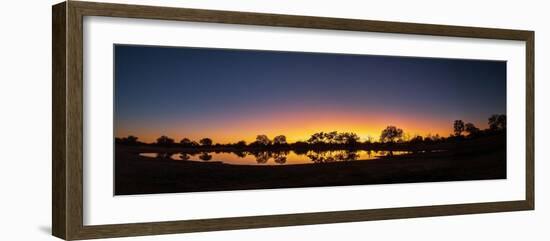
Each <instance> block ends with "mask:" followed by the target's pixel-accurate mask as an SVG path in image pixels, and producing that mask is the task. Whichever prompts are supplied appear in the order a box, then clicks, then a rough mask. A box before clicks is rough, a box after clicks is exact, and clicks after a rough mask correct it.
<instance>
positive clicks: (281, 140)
mask: <svg viewBox="0 0 550 241" xmlns="http://www.w3.org/2000/svg"><path fill="white" fill-rule="evenodd" d="M273 144H275V145H286V144H287V142H286V136H284V135H279V136H276V137H275V138H273Z"/></svg>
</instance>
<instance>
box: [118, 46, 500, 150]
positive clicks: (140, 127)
mask: <svg viewBox="0 0 550 241" xmlns="http://www.w3.org/2000/svg"><path fill="white" fill-rule="evenodd" d="M114 50H115V120H114V123H115V136H117V137H124V136H127V135H134V136H137V137H139V140H141V141H144V142H153V141H154V140H155V139H156V138H158V137H159V136H161V135H167V136H169V137H171V138H174V139H175V140H176V141H179V140H181V139H182V138H183V137H187V138H190V139H192V140H196V141H198V140H199V139H201V138H203V137H209V138H211V139H213V141H214V143H233V142H237V141H239V140H245V141H247V142H249V143H250V142H252V141H253V140H254V139H255V137H256V135H258V134H266V135H268V136H269V137H270V138H272V137H274V136H275V135H281V134H282V135H286V136H287V140H288V141H289V142H295V141H299V140H304V141H305V140H307V139H308V138H309V136H310V134H312V133H315V132H319V131H333V130H334V131H345V132H355V133H357V134H358V135H359V136H360V137H361V141H364V140H365V139H366V138H367V137H368V136H371V137H372V138H374V139H375V140H378V138H379V136H380V132H381V131H382V129H384V128H385V127H386V126H388V125H395V126H397V127H399V128H402V129H403V130H404V132H405V133H408V134H409V135H411V136H413V135H417V134H418V135H422V136H425V135H427V134H439V135H442V136H448V135H449V134H450V133H451V131H452V127H453V121H454V120H456V119H461V120H464V122H472V123H474V124H475V125H476V126H477V127H479V128H482V129H483V128H487V118H488V117H489V116H490V115H491V114H505V113H506V62H501V61H477V60H455V59H433V58H410V57H386V56H370V55H344V54H324V53H323V54H321V53H301V52H275V51H251V50H228V49H201V48H181V47H178V48H171V47H145V46H129V45H115V47H114Z"/></svg>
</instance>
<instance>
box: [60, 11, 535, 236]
mask: <svg viewBox="0 0 550 241" xmlns="http://www.w3.org/2000/svg"><path fill="white" fill-rule="evenodd" d="M52 11H53V14H52V15H53V16H52V25H53V30H52V31H53V34H52V35H53V41H52V58H53V66H52V80H53V114H52V116H53V150H52V153H53V157H52V161H53V162H52V191H53V192H52V233H53V235H54V236H56V237H59V238H62V239H66V240H77V239H93V238H111V237H122V236H138V235H156V234H173V233H186V232H204V231H214V230H230V229H247V228H265V227H278V226H292V225H309V224H325V223H340V222H355V221H368V220H385V219H399V218H414V217H430V216H443V215H461V214H474V213H492V212H505V211H520V210H533V209H534V203H535V196H534V193H535V189H534V32H533V31H523V30H508V29H491V28H475V27H460V26H444V25H431V24H415V23H401V22H384V21H369V20H356V19H338V18H324V17H308V16H290V15H275V14H262V13H245V12H229V11H212V10H198V9H183V8H169V7H153V6H137V5H122V4H108V3H94V2H77V1H68V2H63V3H59V4H57V5H54V6H53V8H52ZM84 16H108V17H117V18H143V19H160V20H175V21H193V22H209V23H229V24H245V25H260V26H281V27H299V28H314V29H330V30H348V31H366V32H381V33H399V34H417V35H434V36H452V37H465V38H482V39H499V40H519V41H525V43H526V49H525V60H526V72H525V77H526V83H525V84H526V103H527V106H526V113H525V115H526V120H527V123H526V130H525V134H526V156H525V160H526V163H525V164H526V170H525V171H526V180H525V184H526V186H525V190H526V192H525V199H524V200H513V201H501V202H490V203H473V204H456V205H454V204H453V205H436V206H417V207H402V208H384V209H369V210H349V211H336V212H316V213H300V214H284V215H268V216H250V217H235V218H215V219H202V220H180V221H168V222H152V223H133V224H112V225H111V224H110V225H95V226H87V225H84V224H83V208H84V207H83V17H84Z"/></svg>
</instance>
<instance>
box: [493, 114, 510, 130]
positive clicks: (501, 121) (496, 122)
mask: <svg viewBox="0 0 550 241" xmlns="http://www.w3.org/2000/svg"><path fill="white" fill-rule="evenodd" d="M489 129H491V130H493V131H500V130H504V129H506V115H492V116H491V117H489Z"/></svg>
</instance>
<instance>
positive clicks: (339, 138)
mask: <svg viewBox="0 0 550 241" xmlns="http://www.w3.org/2000/svg"><path fill="white" fill-rule="evenodd" d="M488 124H489V128H488V129H485V130H481V129H479V128H478V127H476V126H475V125H474V124H473V123H470V122H468V123H464V121H463V120H455V121H454V122H453V126H452V127H453V134H451V135H450V136H449V137H441V136H439V135H438V134H435V135H431V134H428V135H426V136H424V137H423V136H420V135H415V136H412V137H407V136H406V134H405V133H404V131H403V129H401V128H398V127H396V126H387V127H386V128H385V129H384V130H382V132H381V133H380V137H379V140H378V141H377V142H375V141H373V139H372V138H371V137H368V138H367V140H365V141H364V142H361V141H360V138H359V135H357V134H356V133H353V132H338V131H331V132H317V133H314V134H312V135H311V136H310V137H309V139H307V140H306V141H298V142H294V143H288V142H287V138H286V136H285V135H277V136H275V137H273V139H271V138H269V137H268V136H267V135H263V134H262V135H257V136H256V139H255V141H253V142H251V143H247V142H246V141H244V140H242V141H238V142H236V143H229V144H219V143H216V144H214V142H213V140H212V139H211V138H207V137H205V138H202V139H200V140H199V141H198V142H197V141H193V140H191V139H189V138H182V139H181V140H180V141H179V142H177V143H176V141H175V140H174V139H172V138H170V137H168V136H165V135H163V136H160V137H159V138H157V139H156V142H154V143H143V142H140V141H139V140H138V137H136V136H133V135H129V136H127V137H123V138H115V142H116V143H119V144H128V145H132V144H152V145H159V146H179V147H188V148H191V147H212V146H215V147H236V148H244V147H256V148H261V147H283V146H289V145H293V146H322V145H337V146H354V145H357V144H372V143H382V144H392V143H411V144H418V143H437V142H442V141H446V140H461V139H468V138H469V139H473V138H478V137H482V136H487V135H492V134H495V133H501V132H503V131H505V130H506V115H503V114H496V115H492V116H490V117H489V118H488Z"/></svg>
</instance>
